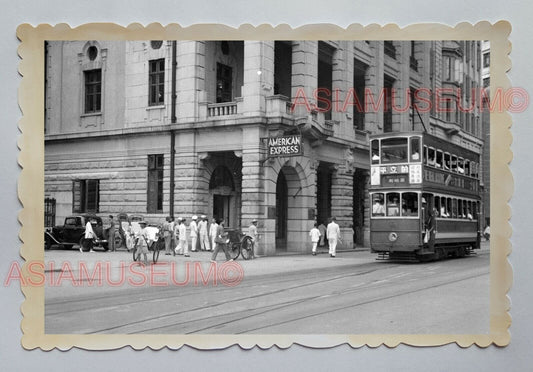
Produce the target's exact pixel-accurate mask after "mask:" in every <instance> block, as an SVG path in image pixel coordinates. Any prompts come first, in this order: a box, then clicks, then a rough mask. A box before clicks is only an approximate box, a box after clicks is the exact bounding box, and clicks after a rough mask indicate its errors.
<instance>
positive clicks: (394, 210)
mask: <svg viewBox="0 0 533 372" xmlns="http://www.w3.org/2000/svg"><path fill="white" fill-rule="evenodd" d="M399 215H400V194H399V193H397V192H390V193H388V194H387V216H390V217H396V216H399Z"/></svg>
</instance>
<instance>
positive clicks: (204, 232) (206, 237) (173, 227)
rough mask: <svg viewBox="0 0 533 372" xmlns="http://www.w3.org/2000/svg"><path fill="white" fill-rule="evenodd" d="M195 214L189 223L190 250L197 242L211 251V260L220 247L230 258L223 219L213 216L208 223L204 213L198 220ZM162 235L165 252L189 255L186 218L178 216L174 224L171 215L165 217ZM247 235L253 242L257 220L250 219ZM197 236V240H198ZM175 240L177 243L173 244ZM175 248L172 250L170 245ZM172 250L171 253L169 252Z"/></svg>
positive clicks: (203, 249) (202, 249) (193, 250)
mask: <svg viewBox="0 0 533 372" xmlns="http://www.w3.org/2000/svg"><path fill="white" fill-rule="evenodd" d="M197 221H198V217H197V216H192V219H191V223H190V224H189V230H190V233H189V236H190V238H191V252H196V251H197V250H198V249H197V248H198V247H197V245H198V242H199V246H200V247H199V248H200V249H199V250H200V251H212V252H213V254H212V256H211V261H215V260H216V257H217V255H218V252H219V251H220V250H221V249H222V250H223V251H224V254H225V256H226V260H227V261H229V260H231V257H230V255H229V252H228V247H227V244H228V242H229V241H228V238H227V234H226V233H225V232H224V219H223V218H218V219H215V218H213V219H212V221H211V223H210V224H209V223H208V218H207V217H206V216H205V215H202V216H200V221H199V222H197ZM162 231H163V237H164V239H165V254H166V255H170V254H174V255H183V256H185V257H190V255H189V244H188V239H187V225H186V219H185V218H181V217H179V218H178V219H177V224H174V222H173V221H172V218H171V217H167V219H166V221H165V223H164V224H163V226H162ZM248 236H250V237H251V238H252V242H253V243H254V244H255V243H256V241H257V239H258V237H259V235H258V234H257V220H256V219H254V220H252V223H251V225H250V227H249V228H248ZM198 238H199V240H198ZM173 242H177V244H175V243H174V244H173ZM173 246H175V248H174V249H173V250H172V247H173ZM171 252H172V253H171Z"/></svg>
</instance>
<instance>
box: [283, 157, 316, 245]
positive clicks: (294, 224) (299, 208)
mask: <svg viewBox="0 0 533 372" xmlns="http://www.w3.org/2000/svg"><path fill="white" fill-rule="evenodd" d="M298 167H299V165H293V164H289V163H286V164H285V165H284V166H282V167H281V169H280V170H279V172H278V176H277V181H276V220H275V225H274V226H275V235H276V240H275V243H276V252H277V253H283V252H287V251H289V252H299V251H303V250H304V249H305V246H306V241H307V240H306V239H307V234H308V233H309V231H308V226H307V224H306V222H304V221H307V220H308V219H309V208H308V206H309V205H310V204H309V203H310V201H311V200H314V198H310V197H309V195H306V193H307V192H308V189H307V188H304V187H303V185H302V181H301V178H300V175H301V174H303V173H302V170H301V168H298Z"/></svg>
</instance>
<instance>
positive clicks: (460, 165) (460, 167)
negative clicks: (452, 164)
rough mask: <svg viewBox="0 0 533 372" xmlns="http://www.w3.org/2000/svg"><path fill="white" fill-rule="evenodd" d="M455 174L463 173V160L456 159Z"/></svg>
mask: <svg viewBox="0 0 533 372" xmlns="http://www.w3.org/2000/svg"><path fill="white" fill-rule="evenodd" d="M457 172H458V173H460V174H464V173H465V161H464V159H463V158H459V159H457Z"/></svg>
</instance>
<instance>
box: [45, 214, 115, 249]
mask: <svg viewBox="0 0 533 372" xmlns="http://www.w3.org/2000/svg"><path fill="white" fill-rule="evenodd" d="M88 221H90V222H91V225H92V228H93V231H94V233H95V234H96V238H95V239H94V240H93V246H94V247H101V248H103V249H105V250H107V249H108V248H107V239H106V237H105V236H104V229H103V223H102V219H101V218H100V217H98V216H95V215H92V214H80V215H73V216H69V217H66V218H65V223H64V224H63V225H59V226H54V227H52V228H46V229H45V232H44V242H45V249H50V248H51V247H52V245H53V244H58V245H61V246H63V247H66V248H72V247H73V246H74V245H79V246H81V243H82V241H83V239H84V238H85V225H86V224H87V222H88Z"/></svg>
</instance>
